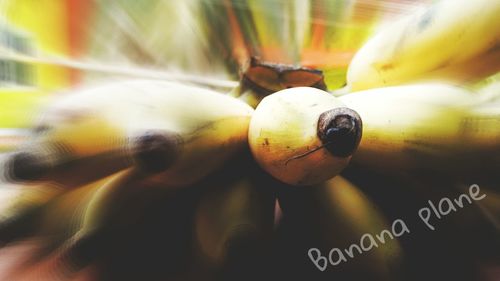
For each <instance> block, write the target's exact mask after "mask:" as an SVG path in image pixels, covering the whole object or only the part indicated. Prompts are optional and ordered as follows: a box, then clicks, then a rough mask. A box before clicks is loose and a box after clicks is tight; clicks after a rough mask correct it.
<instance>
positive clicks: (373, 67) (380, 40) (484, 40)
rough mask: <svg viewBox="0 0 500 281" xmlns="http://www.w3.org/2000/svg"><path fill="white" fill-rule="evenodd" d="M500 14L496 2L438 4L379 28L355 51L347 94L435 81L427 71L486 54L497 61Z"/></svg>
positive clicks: (446, 0)
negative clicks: (415, 81) (427, 79)
mask: <svg viewBox="0 0 500 281" xmlns="http://www.w3.org/2000/svg"><path fill="white" fill-rule="evenodd" d="M499 13H500V1H497V0H495V1H491V0H478V1H468V0H442V1H439V2H437V3H435V4H434V5H433V6H430V7H429V8H427V9H425V10H421V11H418V12H417V13H415V14H411V15H409V16H406V17H404V18H402V19H401V20H399V21H397V22H394V23H393V24H392V25H390V26H388V27H387V28H384V29H382V30H381V31H380V32H379V33H378V34H376V35H375V36H374V37H373V38H371V39H370V40H369V41H368V42H367V43H366V44H365V45H364V46H363V47H362V48H361V49H360V50H359V51H358V52H357V54H356V55H355V56H354V58H353V60H352V61H351V63H350V65H349V69H348V72H347V84H348V86H349V87H350V89H351V91H359V90H364V89H370V88H376V87H383V86H388V85H396V84H401V83H404V82H408V81H411V80H414V79H416V78H418V79H419V80H421V79H422V77H426V76H427V75H429V76H427V77H428V78H433V79H439V76H438V73H434V74H431V72H435V71H439V70H440V69H444V68H448V69H452V68H454V65H456V67H457V68H461V67H463V66H460V64H463V63H464V62H467V61H469V62H470V64H473V63H474V60H475V58H478V57H481V56H482V54H486V53H490V52H491V53H493V54H494V57H498V55H497V54H498V50H497V49H498V47H499V42H500V41H499V40H500V28H498V26H499V25H500V18H499V17H498V14H499ZM457 46H460V47H459V48H457ZM495 54H496V55H495ZM490 63H491V62H490ZM466 65H467V63H466ZM494 67H497V66H496V65H495V66H494ZM467 70H470V68H468V69H465V71H464V72H467ZM497 70H498V69H497ZM445 72H448V71H445ZM452 72H453V71H452ZM433 75H434V76H433ZM448 77H449V76H448Z"/></svg>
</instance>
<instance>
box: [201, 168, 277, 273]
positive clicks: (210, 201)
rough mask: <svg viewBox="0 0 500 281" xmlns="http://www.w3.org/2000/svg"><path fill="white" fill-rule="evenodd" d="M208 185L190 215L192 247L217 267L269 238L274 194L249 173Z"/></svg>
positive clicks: (251, 249)
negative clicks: (192, 236)
mask: <svg viewBox="0 0 500 281" xmlns="http://www.w3.org/2000/svg"><path fill="white" fill-rule="evenodd" d="M248 160H249V159H248ZM249 161H251V160H249ZM247 172H248V170H247ZM210 185H211V184H209V186H208V189H207V192H205V193H204V194H203V196H202V198H201V201H200V202H199V204H198V207H197V210H196V214H195V218H194V224H195V226H194V228H195V229H194V230H195V247H196V249H197V252H198V255H199V256H200V257H201V258H202V260H204V262H206V263H208V264H209V265H210V266H211V267H215V268H220V267H221V266H227V265H228V264H230V263H231V262H233V263H234V262H236V261H235V260H234V259H238V255H240V257H241V255H246V257H245V258H250V257H248V255H249V254H248V253H247V252H245V251H250V252H252V253H254V252H256V251H257V250H258V249H256V247H259V245H260V246H263V245H265V242H269V240H270V237H271V234H272V230H273V213H274V205H275V198H274V194H273V191H272V189H270V188H269V187H268V186H265V185H259V184H256V182H255V181H254V180H252V178H251V175H250V174H249V173H247V174H246V175H242V176H239V177H238V178H237V179H236V180H231V181H229V182H227V181H226V182H225V183H219V184H216V185H215V186H210ZM245 249H246V250H245ZM261 250H262V249H261ZM238 251H240V252H238ZM241 251H243V252H241ZM234 255H235V256H234Z"/></svg>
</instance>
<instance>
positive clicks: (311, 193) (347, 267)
mask: <svg viewBox="0 0 500 281" xmlns="http://www.w3.org/2000/svg"><path fill="white" fill-rule="evenodd" d="M278 190H279V191H278V200H279V202H280V205H281V206H282V209H283V220H282V224H281V225H280V226H279V227H278V230H277V235H278V239H283V240H284V241H278V243H285V244H284V245H283V251H284V252H283V253H282V255H283V257H282V258H283V259H285V262H284V264H286V265H288V264H290V263H291V262H290V261H289V260H288V259H290V258H292V259H293V258H295V256H296V255H299V257H298V258H299V259H300V261H301V264H300V266H301V268H303V270H307V271H306V272H307V273H308V275H311V276H312V275H314V274H317V273H321V274H325V275H326V276H328V278H330V279H336V278H340V277H343V278H342V279H346V280H363V279H365V278H369V279H370V280H399V279H397V278H396V277H395V276H396V274H398V272H397V268H399V267H400V266H401V262H402V259H403V250H402V248H401V245H400V243H399V241H398V237H396V236H394V235H393V234H394V233H395V232H399V231H400V229H399V226H398V227H397V230H396V229H394V230H396V231H395V232H393V228H392V225H391V224H395V223H394V222H390V221H388V220H387V218H386V217H385V216H384V214H383V213H382V212H381V211H380V210H379V209H378V208H377V206H376V205H375V203H374V202H372V201H371V200H370V198H368V197H367V195H366V194H365V193H364V192H363V191H362V190H361V189H359V188H358V187H357V186H355V185H354V184H353V183H351V182H350V181H348V180H346V179H345V178H344V177H342V176H337V177H334V178H333V179H331V180H328V181H327V182H324V183H321V184H317V185H314V186H310V187H309V188H295V189H294V188H293V187H290V186H285V185H284V186H283V187H281V188H280V189H278ZM385 230H386V231H385ZM383 231H384V234H381V233H382V232H383ZM389 232H390V233H391V234H390V235H389V234H388V233H389ZM367 235H370V236H372V237H373V238H374V241H375V243H377V246H373V247H371V249H369V250H366V251H363V252H362V254H360V253H359V252H358V251H357V250H353V252H352V253H353V254H352V257H350V256H349V254H347V253H346V252H345V251H346V250H348V249H349V247H350V246H351V245H353V244H356V245H358V246H359V245H361V243H360V241H361V239H363V240H365V239H366V237H365V238H363V237H364V236H367ZM377 235H378V236H380V237H384V238H385V241H384V242H383V243H382V242H381V241H380V240H377ZM391 237H392V238H391ZM366 242H367V240H365V241H364V242H363V243H366ZM286 243H289V244H286ZM364 245H365V249H367V248H366V246H367V245H368V243H367V244H364ZM312 248H315V249H317V251H314V250H313V251H311V250H310V249H312ZM335 248H336V249H338V250H340V251H341V252H342V254H339V252H338V251H335V250H334V251H333V252H332V253H333V254H332V255H331V261H330V260H329V252H330V251H331V250H332V249H335ZM308 252H310V253H309V254H308ZM318 254H319V255H318ZM308 255H309V257H308ZM341 255H342V256H344V257H345V258H346V260H345V261H343V262H340V263H338V264H336V265H333V264H331V262H333V263H337V262H338V261H339V260H341V258H340V257H341ZM320 256H323V257H326V260H322V259H321V258H320ZM314 261H315V262H314ZM320 270H321V271H323V272H320ZM291 272H292V273H291V275H295V274H294V272H296V271H294V270H292V271H291ZM285 279H287V278H285Z"/></svg>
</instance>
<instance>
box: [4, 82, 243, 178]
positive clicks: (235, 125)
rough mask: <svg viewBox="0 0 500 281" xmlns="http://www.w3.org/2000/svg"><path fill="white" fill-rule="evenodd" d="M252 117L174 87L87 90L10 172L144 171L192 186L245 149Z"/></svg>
mask: <svg viewBox="0 0 500 281" xmlns="http://www.w3.org/2000/svg"><path fill="white" fill-rule="evenodd" d="M252 111H253V110H252V108H251V107H249V106H248V105H246V104H244V103H243V102H240V101H238V100H236V99H233V98H231V97H228V96H226V95H223V94H220V93H217V92H213V91H210V90H205V89H202V88H197V87H191V86H185V85H181V84H176V83H169V82H160V81H147V80H144V81H140V80H138V81H119V82H115V83H111V84H108V85H104V86H98V87H95V88H91V89H83V90H80V91H77V92H76V93H71V94H68V95H65V96H64V97H63V98H61V99H59V100H56V101H55V102H54V103H52V104H51V105H50V106H49V107H48V108H47V110H46V111H45V112H44V114H43V115H42V117H41V119H40V121H39V122H38V125H37V127H36V128H35V130H34V136H33V138H32V139H31V140H30V141H29V143H27V144H25V145H24V147H22V148H21V149H19V151H18V152H17V153H16V154H14V155H13V156H12V157H11V159H10V160H9V161H7V163H6V167H7V169H8V175H9V176H10V177H11V178H13V179H14V180H28V181H29V180H44V179H51V177H50V173H56V172H60V171H61V170H62V169H68V168H67V167H68V166H70V167H71V168H72V171H71V173H74V172H75V171H76V170H78V171H79V172H83V173H85V172H87V171H88V172H91V173H96V174H97V175H99V176H100V177H102V176H104V175H106V174H111V173H113V172H116V171H119V170H120V169H123V168H126V167H129V166H131V165H139V166H141V167H142V168H143V169H144V170H146V171H151V172H153V173H158V177H156V178H155V179H154V180H158V181H162V182H164V183H165V184H166V185H172V186H180V185H186V184H190V183H193V182H195V181H197V180H198V179H200V178H201V177H203V176H205V175H206V174H208V173H209V172H210V171H211V170H213V169H214V168H216V167H217V166H219V165H221V163H222V162H223V161H224V160H225V159H226V158H227V157H228V156H229V155H231V153H233V152H234V151H236V150H238V149H239V148H241V147H243V146H244V144H245V142H246V130H247V126H248V123H249V121H250V117H251V114H252ZM193 113H194V114H193ZM68 164H71V165H68ZM96 164H99V165H100V166H101V167H100V168H99V169H96V168H97V167H96ZM61 167H62V168H61ZM59 168H61V169H59ZM73 168H74V169H73ZM96 170H97V171H96ZM78 174H80V173H78ZM74 176H78V175H77V174H75V175H74ZM74 176H72V177H71V178H74ZM44 177H45V178H44ZM58 178H60V177H58Z"/></svg>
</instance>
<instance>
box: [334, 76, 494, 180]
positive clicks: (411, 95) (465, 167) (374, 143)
mask: <svg viewBox="0 0 500 281" xmlns="http://www.w3.org/2000/svg"><path fill="white" fill-rule="evenodd" d="M339 100H340V101H341V102H343V103H344V104H346V106H348V107H350V108H352V109H354V110H356V111H357V112H358V113H359V114H360V116H361V118H362V119H363V127H364V128H363V138H362V140H361V143H360V145H359V147H358V150H357V152H356V153H355V154H354V156H353V159H352V161H353V162H356V163H358V164H360V165H364V166H367V167H372V168H375V169H382V170H386V171H389V170H391V171H394V169H396V170H414V169H418V170H421V169H428V170H434V171H436V170H437V171H443V172H444V171H448V172H457V171H459V170H460V171H470V169H471V168H474V165H473V164H472V163H477V161H483V159H482V158H479V159H478V157H477V155H475V153H476V152H479V151H481V150H482V149H483V148H484V145H485V144H486V143H488V142H490V146H496V147H498V144H499V143H500V142H499V139H498V131H499V130H498V129H495V125H497V122H498V120H499V119H498V118H497V117H498V116H497V117H492V118H489V117H488V116H487V115H486V114H485V113H479V112H478V111H474V110H472V109H473V108H474V106H476V105H477V103H478V99H476V97H475V96H474V95H472V94H471V93H470V92H468V91H466V90H464V89H461V88H459V87H455V86H450V85H445V84H436V83H433V84H415V85H406V86H393V87H387V88H378V89H371V90H366V91H361V92H355V93H351V94H347V95H344V96H341V97H339ZM489 151H490V152H493V153H496V152H495V150H489ZM381 160H383V161H381Z"/></svg>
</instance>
